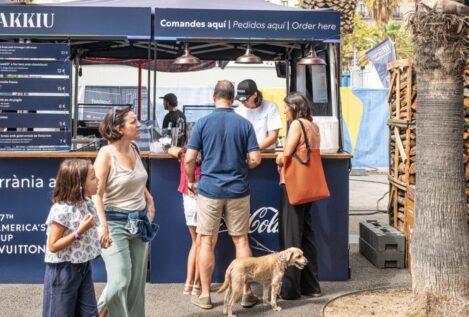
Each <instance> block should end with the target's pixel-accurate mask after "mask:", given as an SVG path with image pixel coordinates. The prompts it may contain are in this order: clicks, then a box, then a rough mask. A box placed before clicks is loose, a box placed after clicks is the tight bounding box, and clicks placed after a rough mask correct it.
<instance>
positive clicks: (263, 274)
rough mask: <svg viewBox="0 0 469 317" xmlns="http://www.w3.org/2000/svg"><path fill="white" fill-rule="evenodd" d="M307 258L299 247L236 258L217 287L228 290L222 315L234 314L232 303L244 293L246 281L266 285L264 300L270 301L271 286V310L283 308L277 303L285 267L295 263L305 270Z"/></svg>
mask: <svg viewBox="0 0 469 317" xmlns="http://www.w3.org/2000/svg"><path fill="white" fill-rule="evenodd" d="M306 264H308V260H307V259H306V258H305V257H304V256H303V251H301V250H300V249H298V248H288V249H286V250H284V251H281V252H278V253H272V254H269V255H265V256H261V257H257V258H255V257H248V258H239V259H235V260H233V262H231V264H230V266H228V268H227V269H226V273H225V282H224V283H223V285H222V286H221V287H220V289H218V291H217V292H218V293H223V292H224V291H226V293H225V300H224V303H223V314H228V317H236V315H233V305H234V303H236V301H237V300H238V299H239V297H240V296H241V295H242V293H243V287H244V284H245V283H250V282H256V283H259V284H262V286H263V296H262V299H263V303H264V305H268V304H269V287H270V286H271V287H272V290H271V295H270V300H271V305H272V309H273V310H274V311H280V310H281V309H282V308H281V307H280V306H277V295H278V294H279V292H280V285H281V282H282V277H283V274H284V273H285V269H286V268H287V267H289V266H295V267H297V268H299V269H300V270H301V269H303V268H304V267H305V266H306Z"/></svg>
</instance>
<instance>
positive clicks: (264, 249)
mask: <svg viewBox="0 0 469 317" xmlns="http://www.w3.org/2000/svg"><path fill="white" fill-rule="evenodd" d="M249 238H250V239H251V240H252V241H254V242H255V243H256V245H255V246H251V248H253V249H256V250H258V251H262V252H268V253H277V252H275V251H272V250H270V249H269V248H268V247H266V246H265V245H263V244H262V243H260V242H259V241H258V240H257V239H256V238H254V237H252V236H249Z"/></svg>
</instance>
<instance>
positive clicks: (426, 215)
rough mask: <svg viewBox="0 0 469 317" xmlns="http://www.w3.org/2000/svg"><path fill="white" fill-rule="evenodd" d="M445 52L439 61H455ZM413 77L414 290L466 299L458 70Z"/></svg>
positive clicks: (468, 258) (468, 253)
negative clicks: (415, 110) (415, 107)
mask: <svg viewBox="0 0 469 317" xmlns="http://www.w3.org/2000/svg"><path fill="white" fill-rule="evenodd" d="M440 50H441V48H440ZM448 53H449V54H441V57H440V58H441V59H440V61H441V63H442V64H448V63H454V57H453V56H451V55H454V54H450V53H451V52H448ZM434 58H438V57H437V56H434ZM418 60H419V57H417V61H418ZM417 76H418V77H417V87H418V90H419V94H418V97H417V98H418V99H417V103H418V109H419V110H418V114H417V133H418V138H417V170H418V176H417V184H416V201H415V209H416V215H417V216H416V219H415V223H414V229H413V232H412V249H411V252H412V283H413V288H414V289H415V290H416V291H420V290H426V291H431V292H435V293H443V294H447V295H450V296H451V297H465V298H467V299H468V300H469V276H468V274H469V248H468V244H469V234H468V228H467V218H466V217H467V216H466V194H465V188H464V187H465V178H464V162H463V149H464V142H463V133H464V130H463V127H464V116H463V113H462V111H463V98H464V95H463V91H464V87H463V83H464V82H463V80H462V72H459V71H458V72H457V73H448V72H445V71H444V70H443V71H441V70H440V69H428V70H423V71H421V72H419V73H418V75H417Z"/></svg>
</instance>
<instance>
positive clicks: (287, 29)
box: [154, 8, 340, 42]
mask: <svg viewBox="0 0 469 317" xmlns="http://www.w3.org/2000/svg"><path fill="white" fill-rule="evenodd" d="M154 34H155V39H156V40H178V39H203V40H225V39H237V40H254V41H256V40H258V41H265V40H275V41H295V40H303V41H313V40H314V41H321V42H339V41H340V14H339V13H338V12H334V11H314V10H288V11H279V10H272V11H270V10H269V11H267V10H263V11H261V12H259V10H249V11H246V10H220V9H216V10H212V9H187V8H180V9H160V8H156V10H155V23H154Z"/></svg>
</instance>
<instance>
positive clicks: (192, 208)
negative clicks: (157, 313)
mask: <svg viewBox="0 0 469 317" xmlns="http://www.w3.org/2000/svg"><path fill="white" fill-rule="evenodd" d="M168 153H169V154H170V155H171V156H173V157H176V158H178V159H179V161H180V170H181V178H180V181H179V187H178V191H179V192H180V193H181V194H182V199H183V204H184V215H185V218H186V225H187V227H188V229H189V233H190V235H191V238H192V245H191V248H190V250H189V254H188V256H187V277H186V282H185V284H184V290H183V294H184V295H191V294H192V295H199V293H200V281H199V272H198V270H197V264H196V258H197V251H198V245H199V243H200V242H199V241H198V240H199V239H198V236H197V233H196V231H195V230H196V227H197V214H196V200H195V197H194V196H193V195H192V194H191V193H190V192H189V191H188V187H187V184H188V180H187V176H186V172H185V170H184V157H185V154H186V148H185V147H184V148H180V147H171V148H169V150H168ZM195 178H196V180H197V181H198V180H199V178H200V162H199V164H196V168H195Z"/></svg>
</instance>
